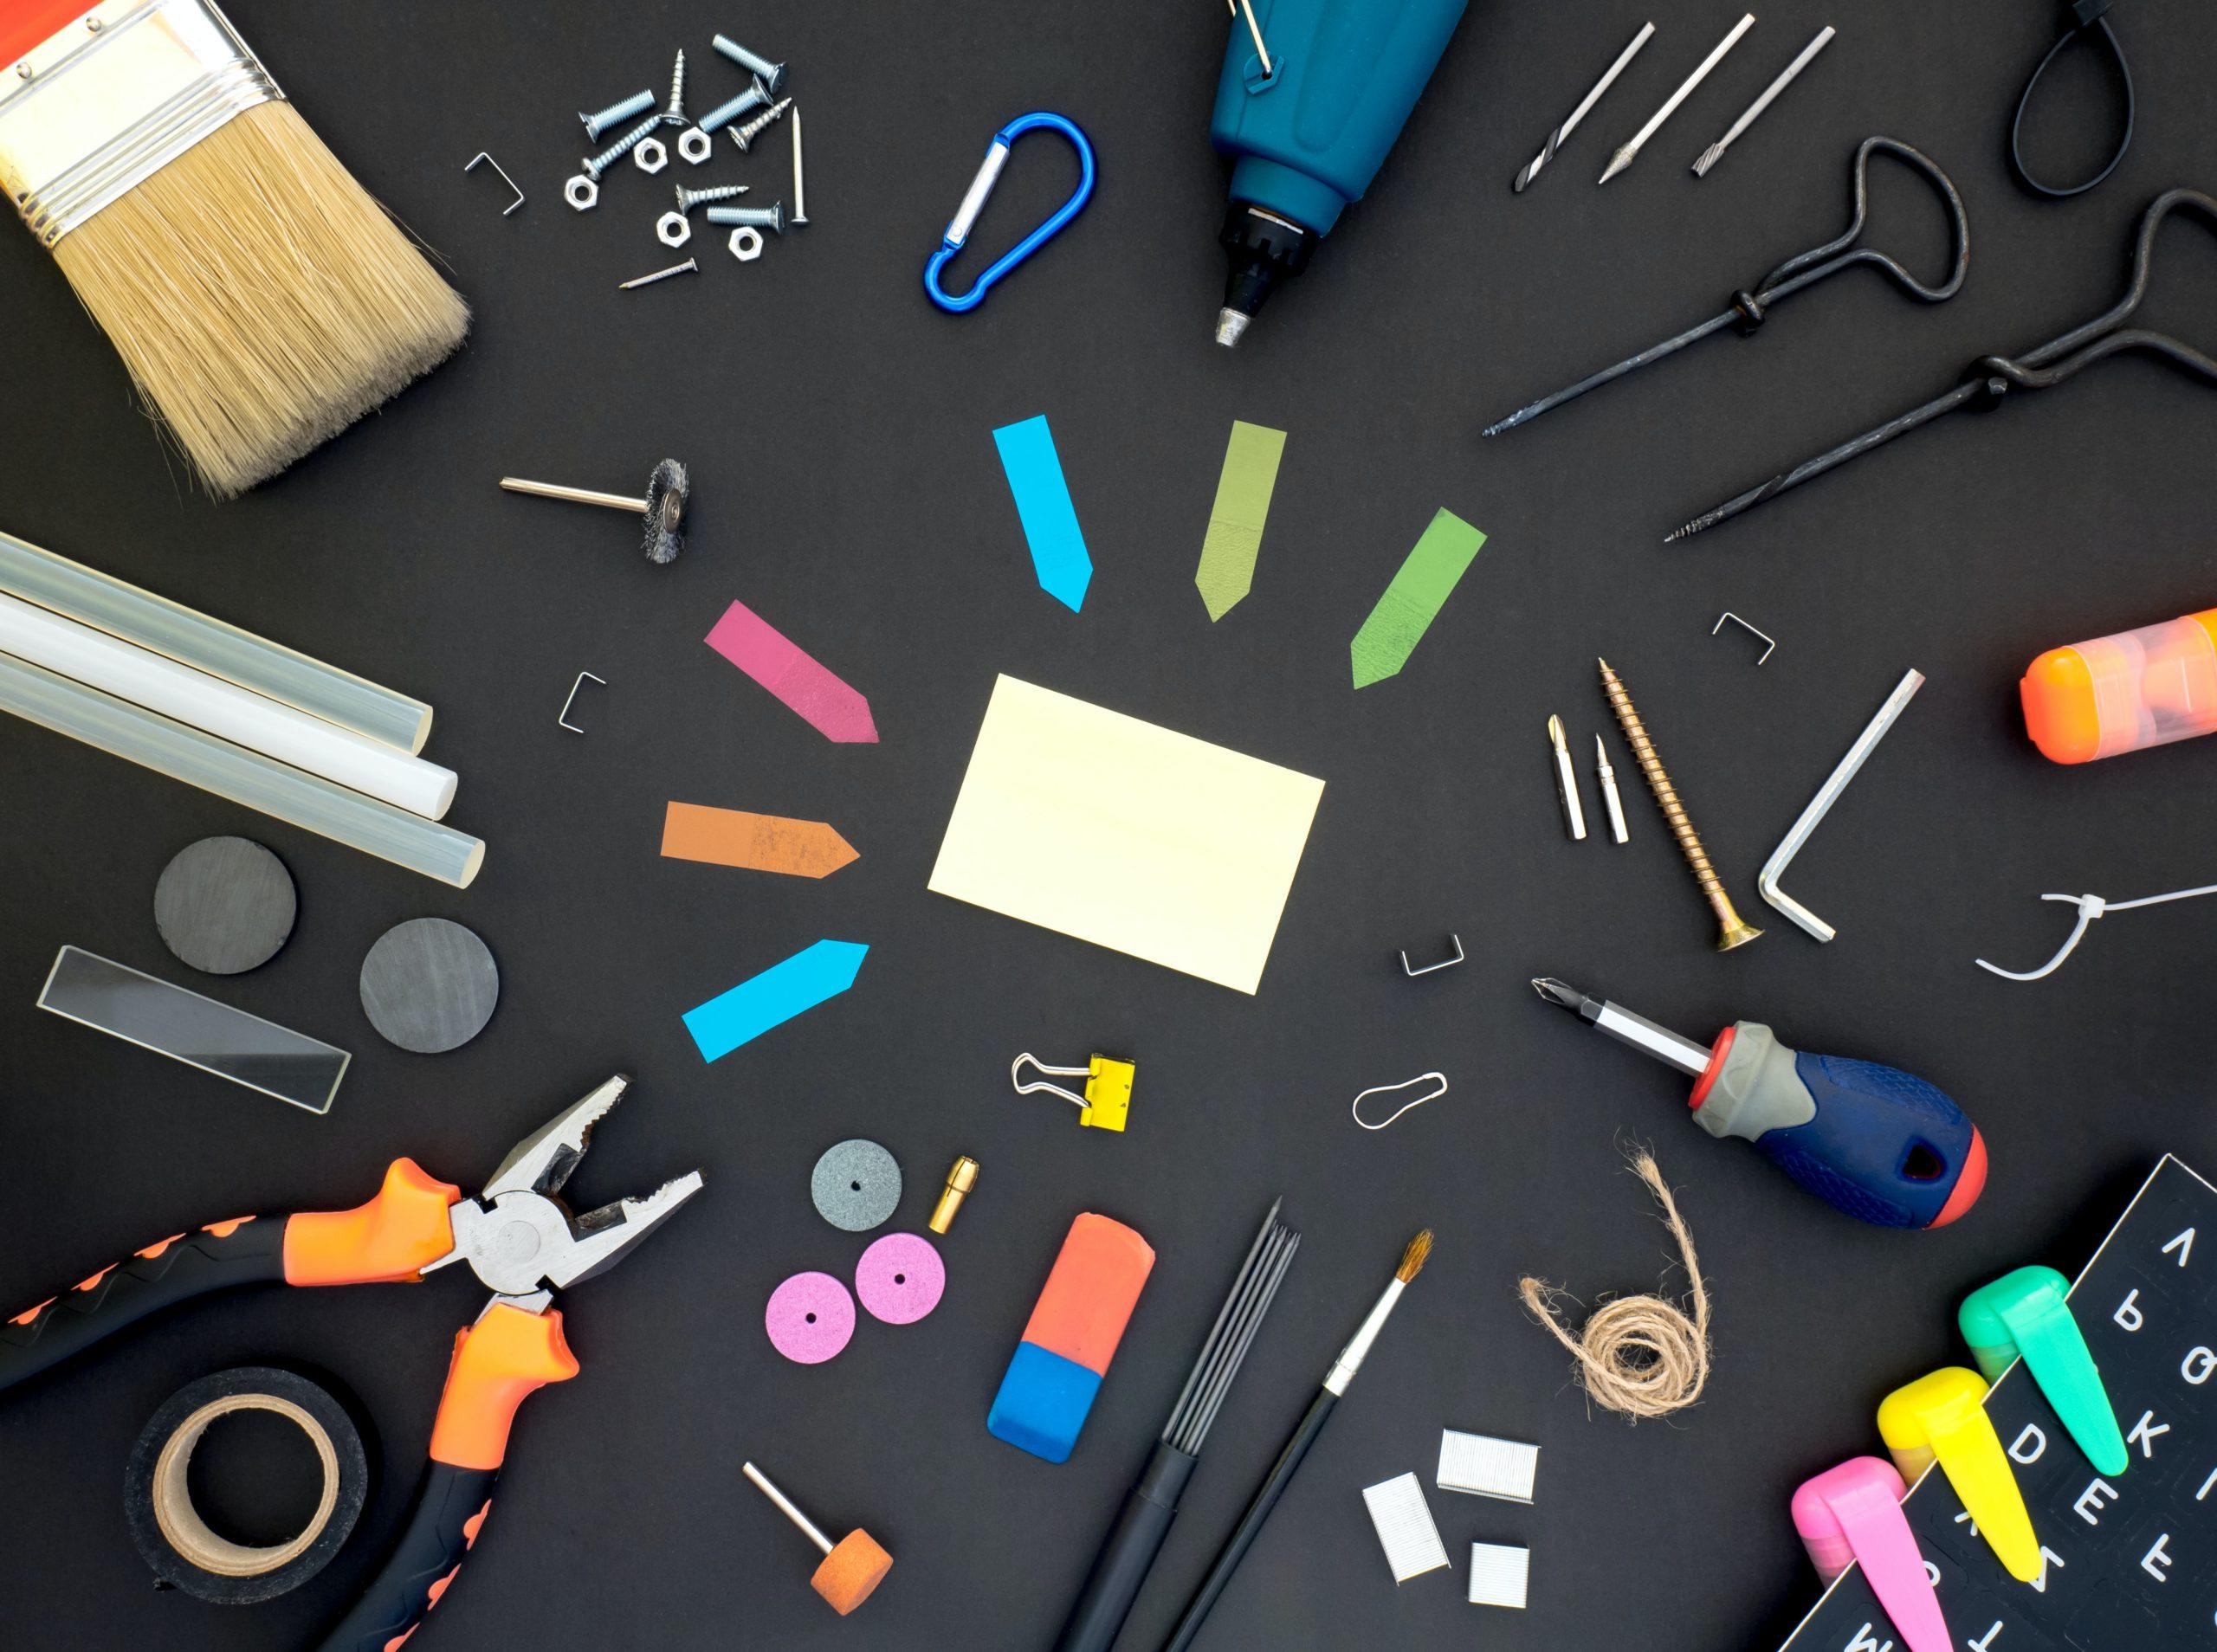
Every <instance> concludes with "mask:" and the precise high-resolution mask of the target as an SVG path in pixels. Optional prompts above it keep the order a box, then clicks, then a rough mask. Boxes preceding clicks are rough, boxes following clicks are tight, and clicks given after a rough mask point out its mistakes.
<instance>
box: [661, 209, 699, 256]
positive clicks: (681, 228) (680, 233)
mask: <svg viewBox="0 0 2217 1652" xmlns="http://www.w3.org/2000/svg"><path fill="white" fill-rule="evenodd" d="M655 235H656V237H657V238H658V239H659V240H660V241H661V242H662V244H663V246H665V247H682V246H683V245H684V244H685V243H686V242H688V241H690V240H692V239H693V221H692V220H691V219H689V218H688V217H687V216H685V215H684V214H683V213H682V212H665V213H663V215H662V216H660V217H659V218H656V220H655Z"/></svg>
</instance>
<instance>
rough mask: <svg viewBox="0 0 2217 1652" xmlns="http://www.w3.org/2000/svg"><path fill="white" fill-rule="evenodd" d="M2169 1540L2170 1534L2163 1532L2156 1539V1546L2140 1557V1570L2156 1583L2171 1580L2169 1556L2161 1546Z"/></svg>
mask: <svg viewBox="0 0 2217 1652" xmlns="http://www.w3.org/2000/svg"><path fill="white" fill-rule="evenodd" d="M2170 1540H2171V1534H2170V1533H2169V1532H2165V1533H2162V1535H2161V1536H2159V1537H2158V1538H2157V1539H2156V1546H2155V1547H2154V1548H2152V1549H2150V1550H2149V1551H2148V1552H2147V1553H2145V1554H2143V1555H2142V1556H2141V1557H2140V1569H2141V1571H2144V1572H2146V1573H2147V1574H2148V1575H2149V1577H2151V1578H2154V1579H2155V1580H2156V1582H2157V1583H2169V1582H2170V1580H2171V1578H2170V1573H2169V1570H2168V1568H2169V1566H2170V1565H2171V1557H2170V1556H2169V1555H2168V1554H2165V1553H2164V1552H2163V1546H2164V1545H2165V1544H2167V1543H2169V1541H2170Z"/></svg>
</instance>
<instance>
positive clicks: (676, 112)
mask: <svg viewBox="0 0 2217 1652" xmlns="http://www.w3.org/2000/svg"><path fill="white" fill-rule="evenodd" d="M662 124H663V126H683V125H684V124H685V48H683V47H682V46H681V47H679V48H677V67H676V68H674V69H672V70H671V71H670V74H669V102H668V103H667V104H665V105H664V106H663V112H662Z"/></svg>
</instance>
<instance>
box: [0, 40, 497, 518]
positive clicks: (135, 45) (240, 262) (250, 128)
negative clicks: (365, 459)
mask: <svg viewBox="0 0 2217 1652" xmlns="http://www.w3.org/2000/svg"><path fill="white" fill-rule="evenodd" d="M0 65H4V66H5V67H6V68H7V69H8V73H7V74H6V76H5V78H4V79H0V190H4V191H5V192H6V194H7V197H8V198H9V200H10V202H11V203H14V205H15V208H16V211H17V212H19V213H21V214H22V215H23V222H24V223H26V224H28V225H29V227H30V230H31V233H32V234H33V235H35V236H37V237H38V239H39V243H40V244H41V245H42V246H43V247H45V248H48V250H49V251H50V252H52V253H53V255H54V261H55V263H57V264H59V265H60V266H61V273H62V274H64V275H66V276H68V279H69V285H70V286H71V287H74V288H75V289H76V293H77V296H78V297H79V298H80V299H81V300H83V302H84V306H85V308H86V309H87V311H88V312H89V313H91V315H92V318H93V319H94V321H96V322H98V323H99V324H100V327H101V328H102V330H103V331H105V332H107V336H108V338H109V339H110V341H111V342H113V344H114V345H115V347H116V349H117V351H118V352H120V354H121V355H122V357H123V360H124V365H126V367H128V368H129V369H130V370H131V377H132V380H133V383H134V384H136V385H137V386H138V388H139V393H140V394H141V395H142V396H144V397H145V400H146V402H147V403H148V405H149V406H150V407H151V408H152V410H153V411H154V412H155V413H156V414H157V415H158V416H159V417H160V419H161V420H162V421H163V422H164V423H165V424H166V425H167V426H168V428H169V430H170V432H171V435H173V436H175V437H176V439H177V442H178V446H180V447H181V448H183V449H184V454H185V456H186V457H187V458H188V459H189V460H190V461H191V463H192V466H193V468H194V469H195V470H196V471H197V472H198V474H199V475H200V478H201V480H202V481H204V483H205V484H206V485H207V487H208V489H209V491H210V492H211V493H213V494H216V495H217V496H218V497H219V498H228V497H229V496H230V495H232V494H240V493H243V492H244V491H245V490H246V489H248V488H249V487H253V486H254V485H255V483H256V482H259V481H263V480H264V479H266V478H268V477H270V476H273V475H275V474H277V472H279V471H281V470H282V469H284V468H285V467H286V466H288V465H289V464H291V463H292V462H293V461H294V460H295V459H298V458H299V457H301V455H303V454H305V453H307V452H308V451H309V450H310V449H311V448H315V447H317V446H319V445H320V444H321V443H322V442H325V441H326V440H328V439H329V438H330V437H332V436H335V435H337V434H338V433H339V431H340V430H343V429H346V426H348V425H349V424H352V423H353V422H354V421H355V420H356V419H358V418H359V417H361V416H362V415H364V414H365V413H367V412H369V411H371V410H372V409H374V408H376V407H377V406H378V404H379V403H382V402H384V401H385V400H386V398H388V397H391V396H392V395H393V394H394V393H395V392H396V391H398V390H399V389H400V388H401V387H402V386H403V385H404V384H407V383H408V382H409V381H410V380H411V379H413V378H417V376H418V375H420V374H422V373H424V372H427V371H430V369H431V368H433V367H436V365H438V364H439V363H440V362H442V361H443V360H445V359H446V358H447V357H448V356H449V355H451V354H452V353H453V352H454V351H455V349H456V347H457V346H458V345H460V344H461V343H462V335H463V333H464V332H467V331H468V330H469V307H468V306H467V305H465V304H464V303H463V302H462V299H461V297H460V296H459V295H458V294H456V293H455V291H454V289H453V288H451V287H449V286H448V285H447V284H446V282H445V281H443V280H441V279H440V277H439V275H438V274H437V272H436V271H435V270H433V269H432V268H431V266H430V263H429V262H428V261H426V260H425V258H424V256H423V254H422V253H421V252H420V251H418V250H417V247H416V245H415V243H414V242H411V241H410V239H409V238H408V236H407V235H406V234H405V233H404V231H403V230H402V229H400V227H399V225H398V224H397V223H394V222H393V220H392V219H391V217H389V216H387V215H386V213H385V209H384V208H382V207H381V206H379V205H378V203H377V202H375V201H374V200H372V198H371V197H370V196H369V194H368V192H367V191H366V190H364V189H363V188H362V186H361V185H360V184H358V183H356V182H355V181H354V178H353V177H352V174H350V173H349V172H348V171H346V168H345V167H344V166H342V165H339V161H338V159H337V158H336V157H334V156H333V154H332V152H331V151H330V150H329V149H327V148H326V147H325V145H324V143H323V140H322V139H320V138H318V137H317V136H316V135H315V133H314V132H313V131H312V130H311V129H310V128H309V126H308V124H307V121H305V120H303V119H301V116H300V114H299V113H298V112H297V111H295V110H294V107H293V106H292V105H291V104H290V103H289V102H288V101H286V99H285V94H284V93H283V91H282V90H281V89H280V87H278V85H277V83H276V82H275V81H274V80H272V79H271V78H270V76H269V73H268V70H267V69H265V68H262V61H261V60H260V59H259V58H257V57H255V55H254V53H253V51H252V50H251V49H249V47H248V46H247V44H246V42H244V41H243V40H242V39H240V38H239V35H238V33H237V31H236V29H233V28H232V27H231V25H230V23H229V20H228V19H227V18H225V17H224V16H223V13H222V12H221V11H220V10H217V6H216V4H215V0H100V3H98V4H94V5H91V6H89V7H88V6H87V3H86V0H0Z"/></svg>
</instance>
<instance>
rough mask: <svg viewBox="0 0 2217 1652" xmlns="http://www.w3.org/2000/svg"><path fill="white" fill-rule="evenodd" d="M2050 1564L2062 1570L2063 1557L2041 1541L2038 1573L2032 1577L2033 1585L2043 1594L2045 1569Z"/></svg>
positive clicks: (2046, 1569)
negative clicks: (2037, 1575) (2035, 1576)
mask: <svg viewBox="0 0 2217 1652" xmlns="http://www.w3.org/2000/svg"><path fill="white" fill-rule="evenodd" d="M2050 1566H2053V1567H2054V1568H2055V1569H2056V1570H2057V1571H2062V1570H2063V1557H2062V1556H2061V1555H2059V1554H2058V1553H2057V1552H2055V1551H2054V1550H2053V1549H2051V1548H2049V1547H2048V1546H2047V1545H2046V1544H2045V1543H2043V1544H2041V1545H2040V1575H2039V1577H2037V1578H2033V1588H2035V1589H2037V1590H2038V1591H2039V1592H2040V1593H2041V1594H2043V1595H2045V1594H2046V1593H2047V1571H2048V1568H2049V1567H2050Z"/></svg>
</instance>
